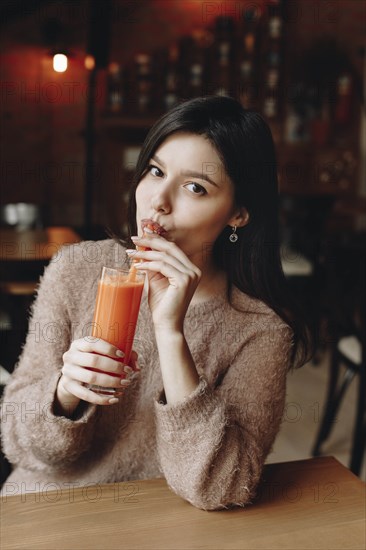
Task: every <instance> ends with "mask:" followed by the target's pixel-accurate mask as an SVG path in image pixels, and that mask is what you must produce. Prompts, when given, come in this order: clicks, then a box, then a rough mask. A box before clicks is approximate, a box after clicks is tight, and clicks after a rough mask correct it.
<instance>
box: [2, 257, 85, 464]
mask: <svg viewBox="0 0 366 550" xmlns="http://www.w3.org/2000/svg"><path fill="white" fill-rule="evenodd" d="M64 257H65V258H66V257H67V255H66V254H64V255H61V256H60V255H59V256H58V258H56V259H55V260H54V261H51V263H50V264H49V266H48V267H47V268H46V270H45V273H44V276H43V278H42V279H41V284H40V286H39V289H38V293H37V297H36V299H35V302H34V304H33V307H32V316H31V319H30V322H29V331H28V335H27V339H26V343H25V346H24V348H23V350H22V354H21V356H20V359H19V362H18V364H17V366H16V368H15V370H14V373H13V375H12V377H11V380H10V382H9V383H8V385H7V386H6V389H5V392H4V396H3V401H2V407H1V420H2V443H3V449H4V452H5V454H6V455H7V457H8V459H9V461H10V462H11V463H13V464H14V465H19V466H21V467H24V468H30V469H33V470H34V469H37V470H40V471H42V470H44V469H46V468H47V467H48V466H53V467H56V468H60V469H67V467H68V465H69V464H70V463H72V462H74V461H76V460H77V459H78V457H79V456H80V455H81V454H82V453H83V452H85V451H86V450H87V449H88V447H89V445H90V443H91V438H92V436H93V426H94V424H95V419H96V407H94V406H89V405H86V404H85V407H84V408H83V404H81V407H80V409H79V410H80V413H79V416H78V417H76V418H75V419H74V420H70V419H68V418H66V417H64V416H55V415H54V414H53V403H54V397H55V391H56V387H57V382H58V379H59V377H60V371H61V368H62V365H63V360H62V356H63V353H64V352H65V351H66V350H67V349H68V348H69V346H70V343H71V335H72V323H71V319H70V315H69V312H68V308H67V300H66V299H65V297H66V296H68V294H69V293H70V291H71V290H70V288H68V285H69V284H70V283H69V281H70V280H72V275H70V273H69V270H70V265H69V262H68V261H67V260H66V259H64Z"/></svg>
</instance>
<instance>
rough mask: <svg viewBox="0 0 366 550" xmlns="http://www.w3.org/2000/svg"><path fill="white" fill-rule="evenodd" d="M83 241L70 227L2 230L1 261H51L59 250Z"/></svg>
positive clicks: (0, 241) (0, 237)
mask: <svg viewBox="0 0 366 550" xmlns="http://www.w3.org/2000/svg"><path fill="white" fill-rule="evenodd" d="M80 240H81V239H80V237H79V235H77V233H75V231H74V230H73V229H71V228H70V227H48V228H47V229H26V230H24V231H16V230H15V229H0V243H1V245H0V261H13V262H15V261H39V260H50V259H51V258H52V256H53V255H54V254H56V253H57V252H58V250H59V248H60V247H61V246H63V245H65V244H73V243H77V242H79V241H80Z"/></svg>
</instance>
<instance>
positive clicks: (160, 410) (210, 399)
mask: <svg viewBox="0 0 366 550" xmlns="http://www.w3.org/2000/svg"><path fill="white" fill-rule="evenodd" d="M220 407H221V405H220V400H219V399H218V398H217V396H216V395H215V394H214V391H213V389H212V388H211V387H210V386H209V385H208V383H207V380H206V379H205V378H204V377H203V376H201V377H200V382H199V384H198V386H197V387H196V388H195V389H194V391H193V392H192V393H191V394H190V395H189V396H188V397H186V398H185V399H184V400H183V401H181V402H180V403H176V404H174V405H169V404H166V405H165V404H163V403H161V402H158V401H155V415H156V420H157V423H158V425H159V427H160V428H161V429H162V430H163V431H164V432H169V431H171V432H173V431H176V430H179V429H184V430H186V429H187V426H189V425H192V423H193V424H194V423H195V422H196V420H198V419H199V422H202V421H205V420H208V419H210V418H212V415H213V413H214V411H216V414H217V410H218V408H220Z"/></svg>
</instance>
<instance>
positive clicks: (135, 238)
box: [131, 235, 140, 241]
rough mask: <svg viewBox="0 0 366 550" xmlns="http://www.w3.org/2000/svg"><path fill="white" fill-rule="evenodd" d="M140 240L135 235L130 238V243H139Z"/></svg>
mask: <svg viewBox="0 0 366 550" xmlns="http://www.w3.org/2000/svg"><path fill="white" fill-rule="evenodd" d="M139 240H140V237H138V236H137V235H134V236H133V237H131V241H139Z"/></svg>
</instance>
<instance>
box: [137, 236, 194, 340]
mask: <svg viewBox="0 0 366 550" xmlns="http://www.w3.org/2000/svg"><path fill="white" fill-rule="evenodd" d="M132 240H133V242H134V243H135V244H136V246H137V247H139V246H142V247H147V248H150V249H151V250H144V251H142V250H141V251H140V250H132V251H130V250H129V251H127V253H128V254H129V256H130V257H131V258H133V260H137V263H136V268H137V269H139V270H142V271H146V273H147V278H148V282H149V296H148V299H149V306H150V310H151V313H152V317H153V322H154V326H155V329H158V328H159V329H160V328H163V329H170V330H175V331H180V332H183V321H184V317H185V315H186V312H187V309H188V306H189V303H190V301H191V299H192V297H193V294H194V293H195V290H196V288H197V286H198V283H199V281H200V278H201V271H200V270H199V268H198V267H197V266H196V265H194V264H193V263H192V262H191V261H190V259H189V258H188V257H187V256H186V254H185V253H184V252H183V251H182V250H181V249H180V248H179V247H178V246H177V245H176V244H175V243H174V242H170V241H167V240H166V239H164V238H163V237H160V236H159V235H148V236H144V237H141V238H140V237H133V238H132Z"/></svg>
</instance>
